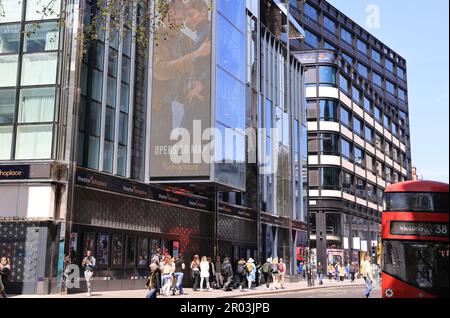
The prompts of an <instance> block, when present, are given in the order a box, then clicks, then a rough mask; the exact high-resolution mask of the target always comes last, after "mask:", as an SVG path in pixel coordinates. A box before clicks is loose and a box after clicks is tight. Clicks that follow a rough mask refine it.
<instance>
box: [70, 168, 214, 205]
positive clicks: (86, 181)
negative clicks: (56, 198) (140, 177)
mask: <svg viewBox="0 0 450 318" xmlns="http://www.w3.org/2000/svg"><path fill="white" fill-rule="evenodd" d="M76 184H77V185H80V186H86V187H90V188H96V189H101V190H106V191H111V192H117V193H121V194H127V195H131V196H136V197H140V198H144V199H150V200H155V201H159V202H163V203H167V204H176V205H182V206H185V207H189V208H193V209H199V210H206V211H212V204H211V201H209V200H208V199H207V198H202V197H196V196H190V195H189V194H186V195H183V194H179V193H175V192H172V191H170V189H167V190H166V189H163V188H159V187H156V186H151V185H145V184H140V183H137V182H133V181H129V180H122V179H120V178H116V177H112V176H105V175H102V174H99V173H96V172H93V171H87V170H84V169H78V170H77V174H76Z"/></svg>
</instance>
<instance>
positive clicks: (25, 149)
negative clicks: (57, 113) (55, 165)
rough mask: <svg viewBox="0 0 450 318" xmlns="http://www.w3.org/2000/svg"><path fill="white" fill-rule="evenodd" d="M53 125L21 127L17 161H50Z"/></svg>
mask: <svg viewBox="0 0 450 318" xmlns="http://www.w3.org/2000/svg"><path fill="white" fill-rule="evenodd" d="M52 136H53V125H33V126H19V127H18V128H17V140H16V159H17V160H21V159H50V158H51V157H52Z"/></svg>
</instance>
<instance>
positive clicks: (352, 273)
mask: <svg viewBox="0 0 450 318" xmlns="http://www.w3.org/2000/svg"><path fill="white" fill-rule="evenodd" d="M357 270H358V268H357V266H356V264H355V262H352V263H351V265H350V280H351V282H352V283H353V282H354V281H355V274H356V271H357Z"/></svg>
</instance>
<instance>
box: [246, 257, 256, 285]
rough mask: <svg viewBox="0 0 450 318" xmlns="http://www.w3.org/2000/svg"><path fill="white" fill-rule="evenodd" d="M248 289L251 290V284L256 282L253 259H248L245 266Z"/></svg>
mask: <svg viewBox="0 0 450 318" xmlns="http://www.w3.org/2000/svg"><path fill="white" fill-rule="evenodd" d="M246 269H247V281H248V289H252V283H253V282H255V281H256V265H255V260H254V259H253V258H251V257H250V258H249V259H248V261H247V264H246Z"/></svg>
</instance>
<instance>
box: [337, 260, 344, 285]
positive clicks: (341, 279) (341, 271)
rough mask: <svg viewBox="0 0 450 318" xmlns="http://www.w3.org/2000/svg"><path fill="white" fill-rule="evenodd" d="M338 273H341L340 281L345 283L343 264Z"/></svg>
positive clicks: (340, 265)
mask: <svg viewBox="0 0 450 318" xmlns="http://www.w3.org/2000/svg"><path fill="white" fill-rule="evenodd" d="M338 271H339V280H340V281H341V282H343V281H344V278H345V267H344V265H343V264H342V263H340V264H339V266H338Z"/></svg>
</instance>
